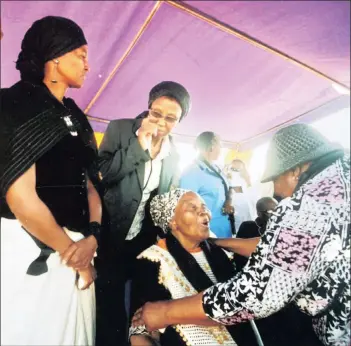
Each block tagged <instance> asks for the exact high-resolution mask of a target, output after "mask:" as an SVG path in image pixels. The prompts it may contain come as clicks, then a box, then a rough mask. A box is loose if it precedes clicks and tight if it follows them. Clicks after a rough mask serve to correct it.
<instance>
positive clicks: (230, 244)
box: [211, 237, 261, 257]
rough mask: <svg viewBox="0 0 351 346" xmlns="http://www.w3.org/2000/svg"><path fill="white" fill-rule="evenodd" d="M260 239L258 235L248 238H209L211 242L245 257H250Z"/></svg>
mask: <svg viewBox="0 0 351 346" xmlns="http://www.w3.org/2000/svg"><path fill="white" fill-rule="evenodd" d="M260 240H261V238H259V237H257V238H249V239H240V238H211V241H212V243H214V244H216V245H218V246H220V247H223V248H225V249H227V250H229V251H232V252H235V253H237V254H238V255H241V256H245V257H250V256H251V255H252V253H253V252H255V250H256V247H257V245H258V243H259V242H260Z"/></svg>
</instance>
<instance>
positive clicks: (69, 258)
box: [62, 178, 102, 270]
mask: <svg viewBox="0 0 351 346" xmlns="http://www.w3.org/2000/svg"><path fill="white" fill-rule="evenodd" d="M87 192H88V204H89V214H90V222H97V223H98V224H100V225H101V217H102V205H101V199H100V196H99V194H98V192H97V190H96V188H95V186H94V185H93V183H92V181H91V180H90V179H89V178H88V180H87ZM97 247H98V239H96V238H95V237H94V235H89V236H87V237H86V238H83V239H82V240H79V241H77V242H76V243H74V244H72V245H71V246H70V247H69V248H68V249H67V250H66V251H65V252H64V253H63V254H62V260H63V261H64V262H66V263H67V265H68V266H70V267H73V268H75V269H77V270H83V269H86V268H88V267H90V264H91V261H92V259H93V257H94V255H95V253H96V250H97Z"/></svg>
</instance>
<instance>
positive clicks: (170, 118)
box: [149, 109, 179, 125]
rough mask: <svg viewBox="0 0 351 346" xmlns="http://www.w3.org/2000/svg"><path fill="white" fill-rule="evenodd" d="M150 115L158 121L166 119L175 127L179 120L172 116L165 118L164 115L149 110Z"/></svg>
mask: <svg viewBox="0 0 351 346" xmlns="http://www.w3.org/2000/svg"><path fill="white" fill-rule="evenodd" d="M149 115H150V116H151V117H153V118H155V119H157V120H161V119H164V120H165V122H167V123H168V124H170V125H174V124H175V123H176V122H177V121H178V120H179V119H177V118H174V117H170V116H168V115H167V116H163V115H162V114H160V113H158V112H156V111H154V110H153V109H149Z"/></svg>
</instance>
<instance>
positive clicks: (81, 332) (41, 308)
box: [0, 219, 95, 346]
mask: <svg viewBox="0 0 351 346" xmlns="http://www.w3.org/2000/svg"><path fill="white" fill-rule="evenodd" d="M0 222H1V345H6V346H7V345H16V346H18V345H33V346H34V345H35V346H44V345H45V346H49V345H50V346H58V345H67V346H72V345H77V346H93V345H94V343H95V291H94V290H95V289H94V284H92V285H91V286H90V287H89V288H88V289H87V290H84V291H81V290H79V289H78V288H77V286H76V272H75V271H74V270H73V269H72V268H69V267H67V266H66V265H63V264H62V263H61V260H60V256H59V254H58V253H57V252H56V253H53V254H51V255H50V257H49V258H48V260H47V262H46V263H47V265H48V271H47V272H46V273H44V274H41V275H38V276H32V275H28V274H27V273H26V272H27V269H28V267H29V265H30V264H31V263H32V262H33V261H34V260H35V259H36V258H37V257H38V256H39V254H40V249H39V248H38V246H37V245H36V244H35V243H34V241H33V239H32V238H31V237H30V236H29V235H28V234H27V233H26V232H25V231H24V230H23V229H22V228H21V225H20V223H19V222H18V221H17V220H8V219H1V221H0ZM66 233H67V234H68V236H70V238H71V239H72V240H74V241H78V240H79V239H82V238H83V235H82V234H80V233H75V232H70V231H68V230H66Z"/></svg>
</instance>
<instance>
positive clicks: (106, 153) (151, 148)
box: [97, 81, 190, 346]
mask: <svg viewBox="0 0 351 346" xmlns="http://www.w3.org/2000/svg"><path fill="white" fill-rule="evenodd" d="M189 108H190V95H189V93H188V91H187V90H186V89H185V88H184V87H183V86H182V85H180V84H179V83H176V82H172V81H165V82H161V83H159V84H157V85H156V86H154V87H153V88H152V89H151V91H150V93H149V100H148V110H147V111H145V112H143V113H141V114H140V115H139V116H138V117H137V118H136V119H119V120H114V121H111V122H110V124H109V126H108V128H107V130H106V133H105V136H104V139H103V141H102V143H101V146H100V148H99V166H100V171H101V174H102V178H103V183H104V185H105V187H106V193H105V196H104V202H105V205H106V208H107V210H108V214H109V220H108V224H109V225H108V229H109V236H108V239H106V242H105V239H103V241H102V247H101V250H102V251H101V254H103V255H104V256H105V258H102V257H99V259H98V260H99V261H100V259H101V266H100V263H99V264H98V269H99V279H98V281H97V287H98V290H99V291H98V295H97V299H98V328H97V333H98V342H100V340H101V345H104V346H106V345H110V344H111V345H117V344H118V345H121V344H122V343H123V342H125V340H126V333H125V332H126V318H125V316H124V314H123V313H122V311H123V310H124V281H125V280H128V279H129V278H130V277H131V273H132V264H133V262H134V261H135V258H136V256H137V255H138V254H139V253H140V252H142V251H143V250H145V249H146V248H148V247H149V246H151V245H152V244H154V243H155V242H156V237H157V229H156V228H155V226H154V225H153V223H152V220H151V217H150V216H149V212H148V210H149V208H148V204H149V201H150V200H151V198H152V196H154V195H155V194H161V193H164V192H167V191H169V189H170V188H171V186H172V185H177V181H178V179H179V155H178V154H177V152H176V149H175V146H174V144H173V142H172V137H171V133H172V131H173V130H174V129H175V127H176V126H177V125H178V123H179V122H180V121H182V120H183V119H184V118H185V116H186V115H187V114H188V111H189ZM161 233H162V232H161ZM104 244H106V246H104ZM107 254H109V255H110V257H109V258H108V259H107V258H106V256H107ZM121 263H123V265H122V264H121ZM100 268H101V270H100ZM100 284H101V285H100ZM108 292H110V293H108ZM100 293H101V294H100ZM100 296H101V300H100V298H99V297H100ZM100 312H101V314H100ZM99 317H102V319H100V318H99ZM116 319H118V322H116ZM100 326H101V329H100ZM100 331H101V333H100ZM100 336H101V338H102V339H103V340H102V339H101V338H100Z"/></svg>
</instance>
